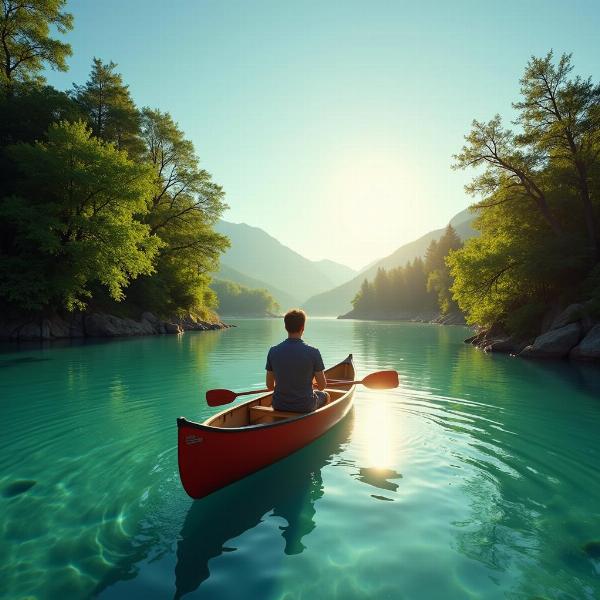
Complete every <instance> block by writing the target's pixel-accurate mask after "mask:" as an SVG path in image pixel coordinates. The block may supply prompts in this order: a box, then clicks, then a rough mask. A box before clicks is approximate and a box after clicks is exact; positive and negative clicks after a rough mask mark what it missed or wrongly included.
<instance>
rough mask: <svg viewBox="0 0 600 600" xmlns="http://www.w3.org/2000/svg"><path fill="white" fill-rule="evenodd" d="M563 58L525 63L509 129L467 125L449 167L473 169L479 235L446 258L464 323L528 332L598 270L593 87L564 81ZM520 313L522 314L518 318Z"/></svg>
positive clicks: (599, 161)
mask: <svg viewBox="0 0 600 600" xmlns="http://www.w3.org/2000/svg"><path fill="white" fill-rule="evenodd" d="M571 71H572V64H571V56H570V55H563V56H562V57H560V59H558V61H555V59H554V57H553V55H552V53H549V54H547V55H546V56H545V57H542V58H536V57H532V58H531V60H530V61H529V63H528V64H527V67H526V69H525V72H524V75H523V77H522V79H521V100H520V101H519V102H517V103H515V104H514V107H515V108H516V109H517V111H518V115H517V119H516V121H515V123H516V125H517V126H518V127H519V130H518V131H517V132H516V133H515V132H512V131H509V130H507V129H505V128H503V126H502V123H501V119H500V117H499V116H496V117H494V118H493V119H492V120H491V121H489V122H488V123H481V122H478V121H474V122H473V126H472V130H471V132H470V133H469V134H468V135H467V136H466V138H465V139H466V144H465V145H464V147H463V149H462V151H461V152H460V153H459V154H458V155H456V157H455V159H456V164H455V166H456V167H457V168H461V169H464V168H467V167H480V171H479V173H478V174H477V175H476V176H475V178H474V179H473V181H472V183H471V184H470V185H469V186H467V191H468V192H470V193H472V194H474V195H477V196H480V198H481V199H480V201H479V202H478V203H477V204H475V206H476V207H477V208H478V213H479V218H478V219H477V220H476V222H475V224H474V226H475V227H476V228H477V229H479V230H480V232H481V236H479V237H478V238H473V239H471V240H469V241H468V242H467V243H466V244H465V246H464V248H462V249H461V250H458V251H455V252H452V253H451V254H450V256H449V258H448V261H447V262H448V265H449V267H450V271H451V274H452V276H453V277H454V279H455V282H454V285H453V288H452V290H453V294H454V298H455V299H456V300H457V302H458V304H459V306H460V308H461V309H462V310H463V311H465V313H466V314H467V318H468V320H469V322H471V323H477V324H480V325H485V326H490V325H492V324H494V323H501V324H504V325H506V326H507V328H509V329H516V328H518V327H522V324H523V323H524V322H527V321H528V322H529V323H530V324H531V326H532V327H534V328H535V327H536V324H537V323H538V320H539V318H541V315H542V314H543V312H544V310H545V308H546V307H547V305H548V303H549V302H553V301H556V300H559V301H569V300H572V299H580V296H581V294H583V293H584V290H585V289H586V288H588V287H589V286H588V285H587V283H586V281H587V279H588V278H589V277H590V274H591V273H592V272H593V270H594V269H595V267H596V265H597V264H598V260H599V254H598V239H599V238H598V236H599V235H600V230H599V226H598V213H599V211H600V195H599V192H600V88H599V87H598V85H594V84H593V83H592V82H591V80H590V79H582V78H581V77H578V76H577V77H574V78H573V77H571V76H570V73H571ZM521 317H523V318H521Z"/></svg>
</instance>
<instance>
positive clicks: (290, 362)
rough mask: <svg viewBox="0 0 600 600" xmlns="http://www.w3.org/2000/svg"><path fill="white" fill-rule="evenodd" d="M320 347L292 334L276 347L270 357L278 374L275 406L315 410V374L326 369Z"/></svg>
mask: <svg viewBox="0 0 600 600" xmlns="http://www.w3.org/2000/svg"><path fill="white" fill-rule="evenodd" d="M324 368H325V367H324V365H323V359H322V358H321V353H320V352H319V350H317V348H313V347H312V346H309V345H308V344H305V343H304V342H303V341H302V339H300V338H293V337H290V338H288V339H286V340H284V341H283V342H281V344H278V345H277V346H273V347H272V348H271V349H270V350H269V354H268V356H267V366H266V369H267V371H272V372H273V374H274V375H275V381H276V382H277V384H276V386H275V391H274V393H273V408H274V409H276V410H290V411H296V412H308V411H310V410H313V409H314V402H315V401H314V397H313V387H312V381H313V376H314V374H315V373H317V372H319V371H323V370H324Z"/></svg>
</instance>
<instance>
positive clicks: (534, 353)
mask: <svg viewBox="0 0 600 600" xmlns="http://www.w3.org/2000/svg"><path fill="white" fill-rule="evenodd" d="M580 338H581V326H580V325H579V323H571V324H570V325H566V326H565V327H561V328H560V329H552V330H550V331H548V332H546V333H544V334H542V335H540V336H538V337H537V338H536V339H535V341H534V342H533V344H531V345H530V346H526V347H525V348H524V349H523V350H522V351H521V352H520V353H519V356H523V357H526V358H563V357H565V356H567V354H569V351H570V350H571V348H573V346H575V345H576V344H577V342H578V341H579V339H580Z"/></svg>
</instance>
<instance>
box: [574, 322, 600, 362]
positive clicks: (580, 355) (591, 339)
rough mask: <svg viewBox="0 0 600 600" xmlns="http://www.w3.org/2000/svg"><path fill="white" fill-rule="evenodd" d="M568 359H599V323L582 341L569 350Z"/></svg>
mask: <svg viewBox="0 0 600 600" xmlns="http://www.w3.org/2000/svg"><path fill="white" fill-rule="evenodd" d="M569 357H570V358H572V359H575V360H598V359H600V323H599V324H598V325H594V327H592V328H591V329H590V330H589V332H588V333H587V335H586V336H585V337H584V338H583V340H581V342H579V344H578V345H577V346H575V348H573V349H572V350H571V353H570V354H569Z"/></svg>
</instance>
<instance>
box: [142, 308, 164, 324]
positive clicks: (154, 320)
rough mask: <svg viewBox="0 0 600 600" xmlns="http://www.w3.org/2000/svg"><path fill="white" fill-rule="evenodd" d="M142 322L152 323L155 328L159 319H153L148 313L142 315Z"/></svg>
mask: <svg viewBox="0 0 600 600" xmlns="http://www.w3.org/2000/svg"><path fill="white" fill-rule="evenodd" d="M142 321H148V323H152V325H154V326H156V325H158V324H159V323H160V319H159V318H158V317H155V316H154V315H153V314H152V313H151V312H149V311H146V312H144V313H142Z"/></svg>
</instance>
